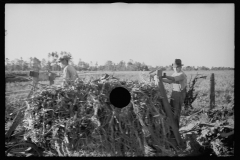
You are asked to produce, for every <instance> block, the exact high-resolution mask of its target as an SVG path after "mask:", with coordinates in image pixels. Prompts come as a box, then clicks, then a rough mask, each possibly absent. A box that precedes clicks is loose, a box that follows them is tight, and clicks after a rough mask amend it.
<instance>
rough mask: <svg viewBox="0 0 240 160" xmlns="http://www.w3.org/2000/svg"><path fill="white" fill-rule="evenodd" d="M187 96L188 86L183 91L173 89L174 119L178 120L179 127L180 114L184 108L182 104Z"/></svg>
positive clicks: (171, 103) (171, 102)
mask: <svg viewBox="0 0 240 160" xmlns="http://www.w3.org/2000/svg"><path fill="white" fill-rule="evenodd" d="M185 97H186V88H185V89H183V90H182V91H181V92H177V91H172V95H171V100H170V105H171V109H172V112H173V120H174V121H175V122H176V124H177V127H178V129H179V122H180V115H181V110H182V105H183V102H184V99H185Z"/></svg>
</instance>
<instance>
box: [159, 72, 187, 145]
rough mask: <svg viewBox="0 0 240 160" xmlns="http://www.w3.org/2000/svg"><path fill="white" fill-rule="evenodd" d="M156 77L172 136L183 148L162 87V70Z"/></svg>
mask: <svg viewBox="0 0 240 160" xmlns="http://www.w3.org/2000/svg"><path fill="white" fill-rule="evenodd" d="M157 76H158V77H159V81H158V87H159V90H160V93H161V96H162V97H163V99H162V101H163V107H164V109H165V111H166V114H167V116H168V118H169V120H170V125H171V127H172V130H173V133H174V136H175V138H176V141H177V143H178V145H179V146H183V141H182V138H181V136H180V134H179V130H178V127H177V124H176V121H174V119H173V114H172V111H171V106H170V104H169V102H168V99H167V95H166V90H165V88H164V86H163V82H162V70H158V71H157Z"/></svg>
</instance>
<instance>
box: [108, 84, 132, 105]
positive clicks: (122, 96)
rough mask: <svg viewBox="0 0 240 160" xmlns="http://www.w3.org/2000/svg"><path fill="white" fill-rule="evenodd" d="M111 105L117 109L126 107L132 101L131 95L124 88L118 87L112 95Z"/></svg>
mask: <svg viewBox="0 0 240 160" xmlns="http://www.w3.org/2000/svg"><path fill="white" fill-rule="evenodd" d="M109 99H110V103H111V104H112V105H113V106H115V107H117V108H123V107H126V106H127V105H128V104H129V103H130V101H131V94H130V93H129V91H128V90H127V89H126V88H124V87H116V88H114V89H113V90H112V91H111V93H110V97H109Z"/></svg>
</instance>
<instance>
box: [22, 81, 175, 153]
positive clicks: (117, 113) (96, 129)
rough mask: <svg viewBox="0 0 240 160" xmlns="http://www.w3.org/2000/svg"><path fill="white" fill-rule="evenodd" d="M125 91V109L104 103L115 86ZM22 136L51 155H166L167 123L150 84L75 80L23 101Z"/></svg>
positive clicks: (154, 89) (167, 143)
mask: <svg viewBox="0 0 240 160" xmlns="http://www.w3.org/2000/svg"><path fill="white" fill-rule="evenodd" d="M118 86H123V87H125V88H126V89H128V90H129V92H130V93H131V97H132V98H131V102H130V103H129V105H128V106H126V107H124V108H122V109H119V108H115V107H114V106H112V105H111V104H110V102H109V94H110V92H111V90H112V89H113V88H115V87H118ZM28 104H29V105H28V108H27V109H26V111H25V117H24V127H25V129H26V132H25V135H24V138H25V139H28V140H31V141H32V142H33V143H35V144H36V145H38V146H39V147H42V148H44V149H45V151H48V152H49V151H50V152H52V153H53V154H54V155H59V156H61V155H62V156H67V155H68V156H69V155H71V154H72V153H73V151H79V150H81V149H87V150H91V149H92V150H94V151H96V150H97V151H99V152H105V153H109V154H110V155H114V156H117V155H118V156H147V155H150V153H152V152H151V150H152V151H153V150H154V151H156V153H157V154H155V155H159V154H160V155H170V154H172V153H171V152H168V150H167V149H166V148H167V147H168V146H169V144H170V143H169V142H168V141H167V137H168V134H169V125H168V120H167V117H166V115H165V112H164V110H163V107H162V102H161V96H160V93H159V91H158V90H157V88H156V87H155V86H150V85H147V84H143V83H138V82H134V83H133V82H120V81H107V82H104V83H87V82H83V81H78V82H76V83H75V84H74V86H73V87H69V88H65V89H63V88H58V89H46V90H43V91H41V92H39V93H38V94H36V95H35V96H34V97H33V98H32V99H31V100H29V101H28Z"/></svg>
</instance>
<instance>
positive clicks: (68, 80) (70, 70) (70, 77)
mask: <svg viewBox="0 0 240 160" xmlns="http://www.w3.org/2000/svg"><path fill="white" fill-rule="evenodd" d="M70 59H71V56H68V55H64V56H61V57H60V58H59V59H58V62H60V65H61V67H62V68H63V84H62V85H63V86H67V85H72V84H73V83H74V81H75V80H76V79H77V78H78V74H77V71H76V69H75V68H74V67H73V66H71V65H69V64H68V62H69V60H70Z"/></svg>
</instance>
